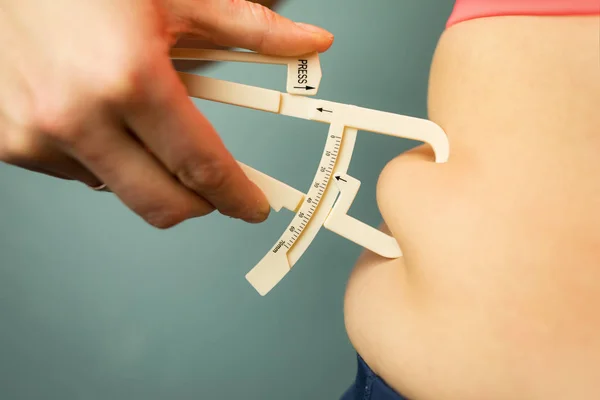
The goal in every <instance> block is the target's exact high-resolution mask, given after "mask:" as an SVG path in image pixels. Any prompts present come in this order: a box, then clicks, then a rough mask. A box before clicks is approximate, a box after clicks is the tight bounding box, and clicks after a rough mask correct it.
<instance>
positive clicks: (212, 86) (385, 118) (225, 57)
mask: <svg viewBox="0 0 600 400" xmlns="http://www.w3.org/2000/svg"><path fill="white" fill-rule="evenodd" d="M171 59H173V60H206V61H233V62H248V63H262V64H279V65H286V66H287V87H286V92H287V93H283V92H279V91H276V90H271V89H265V88H260V87H255V86H248V85H244V84H240V83H234V82H229V81H224V80H219V79H214V78H209V77H205V76H200V75H195V74H190V73H185V72H179V77H180V79H181V81H182V82H183V84H184V85H185V86H186V88H187V91H188V95H189V96H190V97H196V98H200V99H205V100H211V101H216V102H221V103H227V104H231V105H236V106H241V107H247V108H252V109H255V110H260V111H267V112H271V113H277V114H282V115H287V116H290V117H296V118H302V119H307V120H312V121H316V122H321V123H325V124H329V132H328V133H327V138H326V140H325V149H324V150H323V155H322V157H321V160H320V162H319V165H318V166H317V172H316V174H315V178H314V180H313V182H312V184H311V186H310V188H309V189H308V191H307V193H303V192H301V191H299V190H296V189H294V188H293V187H291V186H289V185H287V184H285V183H283V182H281V181H279V180H276V179H275V178H272V177H271V176H269V175H266V174H264V173H262V172H260V171H257V170H255V169H253V168H251V167H249V166H248V165H245V164H243V163H241V162H239V161H238V163H239V164H240V166H241V167H242V169H243V170H244V172H245V173H246V175H247V176H248V178H249V179H251V180H252V181H253V182H254V183H255V184H256V185H257V186H258V187H260V188H261V190H262V191H263V192H264V194H265V196H266V197H267V199H268V201H269V203H270V205H271V207H272V209H273V210H274V211H280V210H281V209H282V208H286V209H288V210H290V211H292V212H294V213H295V215H294V217H293V219H292V221H291V223H290V224H289V225H288V227H287V229H286V230H285V232H284V233H283V234H282V235H281V237H280V238H279V239H278V240H277V241H276V242H275V244H274V245H273V247H272V248H271V249H270V250H269V251H268V252H267V254H266V255H265V256H264V257H263V259H262V260H260V261H259V262H258V264H256V266H255V267H254V268H252V270H250V271H249V272H248V274H247V275H246V279H247V280H248V282H250V284H251V285H252V286H253V287H254V288H255V289H256V290H257V291H258V292H259V293H260V294H261V295H263V296H264V295H265V294H267V293H268V292H269V291H270V290H271V289H272V288H273V287H275V286H276V285H277V283H279V282H280V281H281V280H282V279H283V277H284V276H285V275H286V274H287V273H288V272H289V271H290V270H291V268H292V267H293V266H294V264H296V262H298V260H299V259H300V257H301V256H302V254H303V253H304V252H305V251H306V249H307V248H308V246H309V245H310V244H311V242H312V241H313V239H314V238H315V236H316V234H317V233H318V231H319V229H321V227H325V228H327V229H329V230H330V231H332V232H335V233H337V234H338V235H340V236H343V237H345V238H346V239H348V240H351V241H352V242H354V243H356V244H358V245H360V246H362V247H364V248H366V249H369V250H370V251H372V252H374V253H377V254H379V255H381V256H383V257H386V258H397V257H400V256H401V255H402V251H401V250H400V247H399V246H398V243H397V242H396V240H395V239H394V238H393V237H392V236H389V235H387V234H385V233H384V232H382V231H380V230H378V229H376V228H374V227H372V226H370V225H367V224H365V223H364V222H361V221H359V220H357V219H355V218H353V217H351V216H349V215H348V210H349V209H350V206H351V204H352V202H353V201H354V198H355V197H356V194H357V192H358V189H359V187H360V181H358V180H357V179H355V178H353V177H351V176H349V175H348V174H347V173H346V172H347V170H348V166H349V164H350V159H351V157H352V152H353V149H354V144H355V141H356V135H357V132H358V131H359V130H363V131H369V132H373V133H379V134H384V135H390V136H396V137H401V138H406V139H412V140H417V141H421V142H425V143H427V144H429V145H430V146H431V147H432V148H433V150H434V153H435V162H437V163H443V162H446V161H447V160H448V155H449V144H448V139H447V136H446V134H445V132H444V131H443V130H442V129H441V128H440V127H439V126H438V125H436V124H435V123H433V122H432V121H429V120H426V119H420V118H415V117H409V116H405V115H398V114H393V113H389V112H383V111H377V110H372V109H367V108H362V107H357V106H353V105H348V104H341V103H335V102H331V101H326V100H320V99H316V98H310V97H308V96H314V95H315V94H316V93H317V91H318V88H319V84H320V82H321V76H322V73H321V66H320V63H319V56H318V54H317V53H313V54H309V55H306V56H302V57H273V56H266V55H261V54H257V53H253V52H247V51H230V50H204V49H173V50H171Z"/></svg>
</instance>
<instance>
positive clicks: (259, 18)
mask: <svg viewBox="0 0 600 400" xmlns="http://www.w3.org/2000/svg"><path fill="white" fill-rule="evenodd" d="M187 4H188V9H185V8H179V12H180V13H181V15H178V16H177V17H178V19H180V21H181V20H183V21H185V22H184V24H183V30H184V33H188V34H192V35H197V36H201V37H203V38H206V39H208V40H210V41H212V42H213V43H215V44H218V45H221V46H227V47H237V48H244V49H248V50H253V51H256V52H258V53H262V54H270V55H280V56H294V55H300V54H307V53H312V52H315V51H316V52H324V51H326V50H327V49H328V48H329V47H330V46H331V44H332V43H333V35H332V34H331V33H329V32H327V31H326V30H324V29H321V28H318V27H315V26H312V25H308V24H302V23H295V22H293V21H291V20H289V19H287V18H284V17H282V16H281V15H279V14H277V13H275V12H274V11H272V10H270V9H268V8H267V7H265V6H263V5H261V4H258V3H253V2H250V1H245V0H205V1H202V2H198V1H188V2H187Z"/></svg>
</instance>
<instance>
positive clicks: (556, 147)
mask: <svg viewBox="0 0 600 400" xmlns="http://www.w3.org/2000/svg"><path fill="white" fill-rule="evenodd" d="M598 22H599V21H598V18H597V17H582V18H523V17H519V18H511V17H503V18H487V19H485V20H475V21H470V22H465V23H461V24H459V25H456V26H454V27H452V28H450V29H449V30H448V31H446V32H445V33H444V35H443V36H442V38H441V39H440V42H439V45H438V48H437V50H436V54H435V57H434V62H433V65H432V70H431V80H430V93H429V116H430V118H431V119H432V120H433V121H435V122H436V123H438V124H439V125H440V126H442V128H444V130H445V131H446V133H447V134H448V136H449V139H450V144H451V157H450V160H449V162H448V163H447V164H443V165H437V164H433V163H432V162H431V154H430V151H429V150H428V149H427V148H424V147H423V148H418V149H416V150H415V151H412V152H409V153H408V154H404V155H401V156H400V157H398V158H397V159H395V160H393V161H392V162H391V163H390V164H389V165H388V166H387V167H386V169H385V170H384V171H383V172H382V175H381V177H380V181H379V184H378V204H379V207H380V210H381V213H382V216H383V218H384V221H385V223H386V225H387V227H386V228H385V229H389V232H391V233H392V234H393V235H394V236H395V237H396V239H397V240H398V242H399V243H400V246H401V248H402V249H403V252H404V256H403V257H402V258H400V259H397V260H387V259H382V258H380V257H378V256H376V255H373V254H370V253H365V254H363V256H361V258H360V259H359V260H358V262H357V265H356V267H355V269H354V271H353V273H352V275H351V277H350V280H349V282H348V287H347V291H346V299H345V318H346V327H347V331H348V334H349V337H350V339H351V341H352V343H353V345H354V346H355V348H356V350H357V351H358V352H359V353H360V354H361V355H362V356H363V358H364V359H365V360H366V362H367V363H368V364H369V365H370V366H371V368H373V369H374V370H375V372H376V373H378V374H379V375H380V376H381V377H383V378H384V379H385V380H386V381H387V382H388V383H389V384H390V385H391V386H392V387H394V388H395V389H396V390H397V391H399V392H401V393H402V394H404V395H405V396H406V397H408V398H410V399H412V400H439V399H444V400H453V399H460V400H470V399H474V400H475V399H476V400H481V399H486V400H494V399H503V400H505V399H511V400H517V399H527V400H534V399H548V398H552V397H555V396H557V395H558V393H560V395H562V394H563V393H566V394H567V395H568V398H569V399H591V398H600V379H598V378H599V374H598V372H597V371H600V335H598V334H597V332H599V331H600V162H599V161H598V154H599V152H600V68H599V67H598V59H599V56H600V55H599V51H600V50H599V49H600V45H599V39H598Z"/></svg>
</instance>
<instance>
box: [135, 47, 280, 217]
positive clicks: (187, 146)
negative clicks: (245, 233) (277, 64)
mask: <svg viewBox="0 0 600 400" xmlns="http://www.w3.org/2000/svg"><path fill="white" fill-rule="evenodd" d="M146 71H148V75H147V76H144V77H143V79H142V80H141V81H142V82H143V83H142V84H143V85H144V86H145V88H144V89H143V90H141V92H143V93H144V96H143V97H142V98H140V99H138V100H137V101H132V102H130V103H128V104H126V105H124V106H125V120H126V123H127V124H128V126H129V127H130V128H131V129H132V131H134V132H135V134H136V136H137V137H138V138H139V139H140V140H141V141H142V142H143V143H144V144H145V145H146V147H148V149H149V150H150V151H151V152H152V153H153V154H154V155H155V156H156V157H157V158H158V159H159V160H160V161H161V162H162V164H163V165H164V166H165V167H166V168H167V169H168V170H169V171H170V172H171V173H172V174H173V175H174V176H176V177H177V178H178V180H179V181H180V182H181V183H182V184H183V185H185V186H186V187H188V188H189V189H191V190H192V191H193V192H195V193H197V194H198V195H199V196H201V197H203V198H204V199H206V200H207V201H208V202H209V203H211V204H212V205H213V206H214V207H215V208H216V209H217V210H218V211H219V212H220V213H222V214H224V215H228V216H231V217H234V218H240V219H243V220H245V221H247V222H261V221H263V220H265V219H266V218H267V216H268V215H269V212H270V206H269V203H268V201H267V199H266V197H265V196H264V194H263V193H262V191H261V190H260V189H259V188H258V187H257V186H256V185H255V184H254V183H253V182H252V181H250V180H249V179H248V177H247V176H246V175H245V173H244V172H243V170H242V169H241V167H240V166H239V164H238V163H237V162H236V160H235V159H234V158H233V156H232V155H231V153H230V152H229V151H228V150H227V149H226V147H225V145H224V144H223V142H222V140H221V138H220V137H219V135H218V133H217V132H216V131H215V129H214V127H213V126H212V125H211V123H210V122H209V121H208V120H207V119H206V117H205V116H204V115H202V113H201V112H200V111H199V110H198V109H197V108H196V106H195V105H194V103H193V102H192V100H191V99H190V98H189V97H188V94H187V90H186V88H185V86H184V85H183V83H182V82H181V81H180V79H179V76H178V75H177V73H176V72H175V70H174V69H173V67H172V65H171V63H170V60H169V58H168V57H167V55H165V57H163V58H161V59H160V60H158V61H156V65H153V68H148V69H147V70H146Z"/></svg>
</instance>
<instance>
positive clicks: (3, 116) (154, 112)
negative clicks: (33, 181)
mask: <svg viewBox="0 0 600 400" xmlns="http://www.w3.org/2000/svg"><path fill="white" fill-rule="evenodd" d="M183 35H191V36H195V37H199V38H201V39H203V40H208V41H211V42H213V43H214V44H216V45H219V46H231V47H239V48H246V49H249V50H254V51H257V52H260V53H264V54H272V55H298V54H305V53H309V52H313V51H319V52H323V51H325V50H327V49H328V48H329V46H330V45H331V43H332V40H333V37H332V36H331V35H330V34H329V33H327V32H325V31H322V30H320V29H317V28H312V27H310V26H306V25H297V24H295V23H294V22H292V21H290V20H288V19H285V18H283V17H281V16H279V15H277V14H275V13H274V12H272V11H271V10H269V9H267V8H265V7H263V6H262V5H259V4H255V3H251V2H247V1H243V0H88V1H79V0H53V1H51V2H50V1H44V0H19V1H14V0H0V44H1V45H2V48H3V51H2V52H1V53H0V88H2V90H0V161H3V162H6V163H9V164H12V165H16V166H19V167H23V168H26V169H29V170H32V171H36V172H41V173H45V174H48V175H52V176H56V177H60V178H64V179H73V180H78V181H81V182H83V183H85V184H87V185H89V186H91V187H97V186H99V185H102V184H105V185H107V187H108V188H109V189H110V191H111V192H113V193H114V194H115V195H116V196H117V197H118V198H119V199H120V200H121V201H122V202H123V203H124V204H125V205H126V206H128V207H129V208H130V209H131V210H133V211H134V212H135V213H137V214H138V215H139V216H141V217H142V218H143V219H144V220H146V221H147V222H148V223H150V224H151V225H153V226H156V227H158V228H168V227H171V226H174V225H176V224H178V223H180V222H182V221H184V220H186V219H188V218H192V217H198V216H203V215H206V214H208V213H210V212H212V211H213V210H215V209H217V210H218V211H219V212H221V213H222V214H224V215H228V216H231V217H235V218H240V219H243V220H245V221H248V222H261V221H263V220H264V219H266V218H267V216H268V213H269V204H268V202H267V200H266V198H265V197H264V195H263V193H262V192H261V191H260V189H258V187H256V186H255V185H254V184H253V183H252V182H251V181H250V180H249V179H248V178H247V177H246V175H245V174H244V173H243V171H242V170H241V169H240V167H239V165H238V164H237V162H236V161H235V160H234V158H233V157H232V155H231V154H230V153H229V152H228V151H227V149H226V148H225V147H224V145H223V143H222V141H221V139H220V138H219V136H218V134H217V133H216V132H215V130H214V128H213V127H212V126H211V124H210V122H209V121H208V120H207V119H206V118H205V117H204V116H203V115H202V114H201V113H200V112H199V111H198V110H197V108H196V107H195V105H194V103H193V102H192V101H191V99H190V98H189V97H188V96H187V92H186V89H185V87H184V86H183V84H182V83H181V81H180V80H179V78H178V75H177V73H176V71H175V70H174V68H173V65H172V63H171V60H170V58H169V50H170V48H171V46H173V45H174V43H175V42H176V41H177V39H178V38H179V37H181V36H183Z"/></svg>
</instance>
